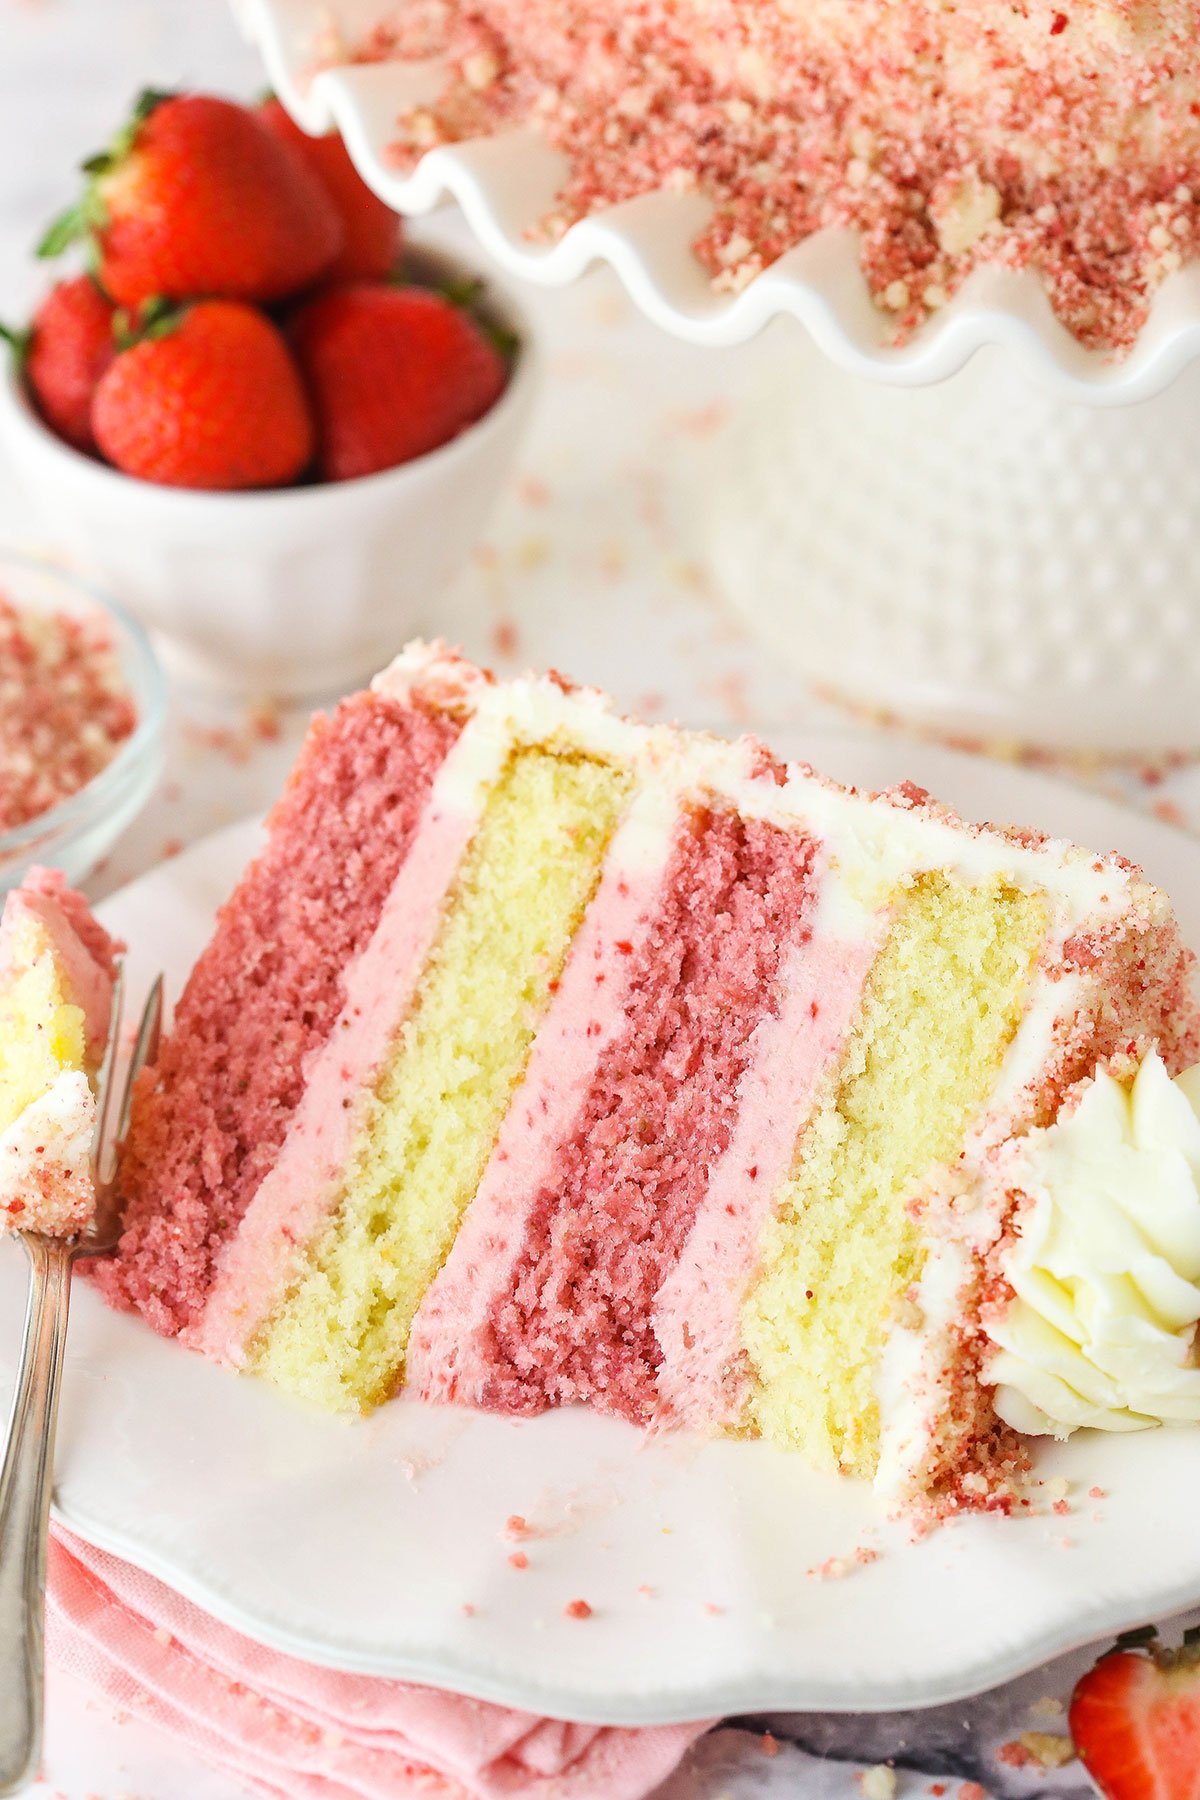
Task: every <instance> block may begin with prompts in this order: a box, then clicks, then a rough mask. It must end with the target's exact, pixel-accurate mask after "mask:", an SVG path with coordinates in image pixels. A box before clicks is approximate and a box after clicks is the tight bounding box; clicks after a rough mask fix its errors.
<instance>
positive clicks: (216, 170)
mask: <svg viewBox="0 0 1200 1800" xmlns="http://www.w3.org/2000/svg"><path fill="white" fill-rule="evenodd" d="M84 169H85V171H86V173H87V176H88V183H87V187H86V190H85V192H84V196H83V199H82V200H81V202H80V203H79V205H78V206H76V207H74V208H72V210H71V211H70V212H69V213H66V214H64V216H63V217H62V218H61V219H59V220H58V221H57V223H56V224H55V225H53V226H51V228H50V230H49V232H48V233H47V234H46V237H45V238H44V239H43V241H42V243H41V245H40V246H39V251H38V253H39V255H41V256H56V255H58V253H59V252H60V251H61V250H63V249H64V248H65V247H66V245H67V244H69V243H71V242H72V241H73V240H74V239H76V238H80V237H83V238H87V239H88V240H89V241H90V244H91V248H92V252H93V256H94V261H95V267H96V272H97V274H98V276H99V278H100V282H101V285H102V286H103V287H104V289H105V291H106V292H107V293H109V294H111V295H112V298H113V299H114V301H116V302H117V304H118V305H121V306H139V305H140V304H141V303H142V302H143V301H145V300H148V299H150V298H152V297H154V296H163V297H165V298H166V299H169V300H186V299H189V298H192V297H193V296H196V295H203V296H206V297H207V296H220V297H224V298H229V299H239V300H253V301H258V302H261V303H264V304H265V303H267V302H271V301H275V300H285V299H287V298H289V297H290V296H291V295H293V294H297V293H299V292H300V291H301V290H302V289H303V288H305V287H307V286H309V285H310V284H311V283H312V282H313V281H315V280H316V279H317V277H318V276H320V275H322V274H324V272H325V270H326V269H328V268H330V267H331V265H332V264H333V261H334V259H335V258H336V257H337V256H338V254H339V252H340V251H341V247H342V224H341V220H340V218H339V217H338V213H337V209H336V208H335V206H334V204H333V202H332V200H331V199H330V198H329V195H328V193H327V192H326V190H325V188H324V186H323V185H322V183H321V182H320V181H319V180H318V179H317V177H316V175H314V173H313V171H312V169H311V168H310V167H309V165H308V163H307V162H306V161H305V159H304V157H303V156H301V155H300V153H299V151H298V150H297V149H296V148H295V146H294V145H292V144H288V143H285V142H283V140H282V139H281V138H280V137H279V135H278V133H276V132H274V131H272V130H271V129H270V127H269V126H268V125H266V124H265V123H264V122H263V120H262V119H261V118H260V117H259V116H258V115H257V113H255V112H253V111H251V110H250V109H249V108H248V107H245V106H236V105H235V104H234V103H233V102H232V101H230V100H218V99H215V98H212V97H211V96H209V95H205V94H178V95H163V94H156V93H147V94H143V95H142V97H141V99H140V100H139V101H138V103H137V105H136V107H135V108H134V112H133V116H132V118H131V119H130V121H129V123H128V124H127V125H125V126H124V127H123V128H122V129H121V131H119V132H118V134H117V136H116V138H115V139H114V141H113V143H112V145H111V146H110V148H109V149H108V150H107V151H104V152H103V153H102V154H101V155H99V156H94V157H92V158H91V159H90V160H89V161H88V162H86V163H85V164H84Z"/></svg>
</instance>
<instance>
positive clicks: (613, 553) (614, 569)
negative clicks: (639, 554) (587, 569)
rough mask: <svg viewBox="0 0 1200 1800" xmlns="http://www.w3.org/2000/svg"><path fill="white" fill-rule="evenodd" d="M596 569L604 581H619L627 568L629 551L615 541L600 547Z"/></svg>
mask: <svg viewBox="0 0 1200 1800" xmlns="http://www.w3.org/2000/svg"><path fill="white" fill-rule="evenodd" d="M597 566H598V568H599V570H600V573H601V575H603V576H604V578H605V580H606V581H620V579H621V577H622V576H623V575H624V574H625V571H626V570H627V569H628V567H629V551H628V548H627V547H626V546H625V545H624V544H619V543H617V542H616V541H615V540H613V541H610V542H609V543H607V544H605V545H603V546H602V548H601V551H600V559H599V563H598V565H597Z"/></svg>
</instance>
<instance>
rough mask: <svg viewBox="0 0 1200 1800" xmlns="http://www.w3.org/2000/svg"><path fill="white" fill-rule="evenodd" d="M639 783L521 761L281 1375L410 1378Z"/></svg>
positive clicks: (294, 1299) (384, 1098)
mask: <svg viewBox="0 0 1200 1800" xmlns="http://www.w3.org/2000/svg"><path fill="white" fill-rule="evenodd" d="M629 788H630V781H629V778H628V777H627V776H626V775H624V774H622V773H621V772H619V771H617V770H615V769H613V768H610V767H608V766H606V765H604V764H602V763H599V762H595V761H591V760H589V759H587V758H585V757H581V756H572V755H561V756H560V755H555V754H553V753H551V752H549V751H547V750H542V749H527V750H520V751H518V752H517V753H516V754H515V755H513V756H512V757H511V759H510V760H509V762H508V764H507V766H506V768H505V770H504V772H503V774H502V775H501V777H500V779H499V781H498V783H497V784H496V787H495V788H494V790H493V792H492V794H491V796H490V798H489V800H488V804H487V807H486V810H485V812H484V814H483V818H482V820H481V823H480V826H479V829H478V831H477V833H476V836H475V838H474V840H473V842H472V845H471V848H470V850H469V851H468V853H467V856H466V857H465V859H464V863H463V867H462V869H461V871H460V873H459V877H458V880H457V883H456V886H455V891H454V894H453V896H452V898H451V901H450V904H449V905H448V907H447V910H446V913H445V916H444V918H443V920H442V924H441V927H440V931H439V935H438V938H437V941H436V943H435V945H434V948H433V951H432V953H431V955H430V959H429V963H428V966H427V968H426V969H425V971H424V973H423V976H422V979H421V983H420V986H419V988H418V991H417V995H416V998H415V1001H414V1004H413V1007H412V1010H411V1012H410V1014H409V1017H408V1019H407V1020H406V1022H405V1024H404V1026H403V1028H402V1030H401V1032H400V1034H399V1037H398V1040H397V1042H396V1045H395V1047H394V1050H393V1053H392V1056H391V1058H390V1061H389V1062H388V1064H387V1065H386V1066H385V1068H384V1069H383V1071H382V1072H381V1074H380V1076H379V1078H378V1081H377V1083H376V1086H375V1091H374V1093H373V1095H372V1097H371V1099H370V1101H369V1103H368V1105H367V1107H366V1110H365V1114H364V1118H363V1121H362V1125H361V1127H360V1131H359V1134H358V1138H357V1141H356V1145H355V1148H354V1150H353V1152H352V1155H351V1157H350V1161H349V1164H348V1168H347V1173H346V1176H345V1179H344V1183H343V1193H342V1196H341V1200H340V1204H339V1207H338V1209H337V1211H336V1213H335V1214H334V1216H333V1217H332V1219H331V1222H330V1225H329V1227H328V1228H327V1230H326V1232H325V1234H324V1236H323V1237H322V1238H320V1239H319V1240H318V1243H317V1245H316V1247H315V1249H314V1251H313V1253H312V1254H311V1255H310V1258H309V1263H308V1266H307V1268H306V1270H305V1271H304V1273H303V1275H302V1277H301V1279H300V1282H299V1285H298V1287H297V1288H296V1290H295V1291H294V1293H293V1294H292V1295H291V1297H290V1298H289V1300H288V1301H287V1303H286V1304H285V1306H284V1307H283V1309H282V1310H281V1311H280V1313H279V1314H278V1316H277V1318H276V1319H275V1320H274V1322H273V1323H272V1324H270V1325H269V1326H268V1328H267V1330H266V1333H265V1334H264V1336H263V1338H262V1339H261V1340H260V1342H259V1344H258V1345H257V1346H255V1347H254V1350H253V1351H252V1356H251V1360H252V1362H253V1363H254V1364H255V1365H256V1366H257V1367H258V1368H259V1370H260V1371H261V1372H262V1373H263V1374H265V1375H267V1376H268V1377H269V1378H270V1379H271V1380H273V1381H276V1382H278V1383H279V1384H280V1385H281V1386H283V1387H286V1388H290V1389H292V1390H293V1391H295V1392H297V1393H299V1394H302V1395H304V1396H306V1397H307V1398H309V1399H311V1400H313V1401H315V1402H317V1403H318V1404H320V1405H323V1406H326V1407H331V1408H337V1409H348V1408H365V1407H368V1406H372V1405H374V1404H376V1403H377V1402H378V1401H380V1400H382V1399H385V1398H386V1397H387V1395H388V1394H389V1393H391V1392H392V1391H393V1390H394V1389H395V1387H396V1386H397V1383H398V1380H399V1378H400V1375H401V1373H402V1370H403V1364H404V1354H405V1349H406V1346H407V1343H408V1334H409V1329H410V1327H411V1324H412V1320H413V1317H414V1315H415V1313H416V1310H417V1307H418V1306H419V1305H420V1302H421V1298H422V1296H423V1295H424V1293H425V1290H426V1288H427V1287H428V1285H429V1283H430V1282H431V1281H432V1279H433V1277H434V1276H435V1275H436V1274H437V1272H438V1269H439V1268H440V1267H441V1264H442V1262H443V1261H444V1259H445V1257H446V1254H447V1252H448V1251H449V1249H450V1246H451V1244H452V1243H453V1241H454V1236H455V1233H456V1231H457V1229H458V1224H459V1221H460V1219H461V1217H462V1214H463V1212H464V1210H465V1208H466V1207H467V1205H468V1204H469V1202H470V1200H471V1198H472V1196H473V1195H474V1193H475V1190H476V1188H477V1187H478V1185H479V1181H480V1178H481V1177H482V1175H483V1171H484V1168H485V1166H486V1164H487V1160H488V1157H489V1155H490V1153H491V1149H492V1145H493V1143H494V1141H495V1137H496V1133H497V1131H498V1129H499V1126H500V1122H501V1120H502V1119H503V1117H504V1114H505V1111H506V1110H507V1108H508V1105H509V1102H510V1099H511V1097H512V1093H513V1089H514V1087H515V1086H516V1083H517V1081H518V1080H519V1078H520V1076H521V1073H522V1071H523V1069H524V1067H525V1063H526V1060H527V1058H528V1055H529V1050H530V1047H531V1045H532V1042H533V1038H534V1034H535V1032H536V1030H537V1027H538V1024H539V1022H540V1020H541V1018H542V1016H543V1014H544V1012H545V1009H546V1006H547V1004H548V1001H549V997H550V994H551V992H552V991H553V983H554V982H555V981H556V979H557V977H558V975H559V973H560V971H561V969H562V966H563V963H564V961H565V958H566V954H567V950H568V948H569V946H570V942H571V939H572V937H573V936H574V933H575V931H576V928H577V927H578V925H579V923H580V920H581V918H582V916H583V912H584V909H585V907H586V906H587V903H588V900H589V899H590V897H591V894H592V892H593V890H594V888H595V886H596V883H597V880H598V878H599V873H600V866H601V863H602V861H603V858H604V853H605V850H606V848H607V845H608V841H609V838H610V837H611V835H612V831H613V828H614V826H615V824H616V822H617V819H618V816H619V814H620V812H621V810H622V808H623V805H624V802H625V799H626V796H627V794H628V792H629Z"/></svg>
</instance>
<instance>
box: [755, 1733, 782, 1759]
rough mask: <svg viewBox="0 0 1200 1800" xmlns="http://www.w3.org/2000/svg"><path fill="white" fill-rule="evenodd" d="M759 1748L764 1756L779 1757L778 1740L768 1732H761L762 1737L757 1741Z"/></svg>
mask: <svg viewBox="0 0 1200 1800" xmlns="http://www.w3.org/2000/svg"><path fill="white" fill-rule="evenodd" d="M759 1746H760V1748H761V1750H762V1753H763V1755H764V1756H778V1755H779V1739H778V1738H777V1737H775V1736H774V1735H773V1734H772V1733H771V1732H769V1731H764V1732H763V1734H762V1737H761V1739H760V1740H759Z"/></svg>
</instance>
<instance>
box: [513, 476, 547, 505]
mask: <svg viewBox="0 0 1200 1800" xmlns="http://www.w3.org/2000/svg"><path fill="white" fill-rule="evenodd" d="M517 494H518V496H519V498H520V499H522V500H523V501H524V502H525V505H526V506H549V504H550V489H549V488H548V487H547V485H546V483H545V482H544V481H543V480H542V479H541V477H540V476H539V475H526V476H525V478H524V480H523V481H521V483H520V484H519V486H518V488H517Z"/></svg>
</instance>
